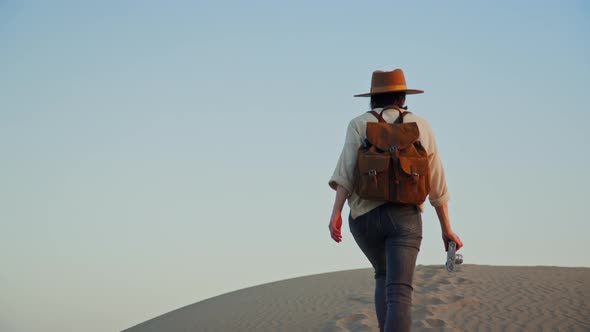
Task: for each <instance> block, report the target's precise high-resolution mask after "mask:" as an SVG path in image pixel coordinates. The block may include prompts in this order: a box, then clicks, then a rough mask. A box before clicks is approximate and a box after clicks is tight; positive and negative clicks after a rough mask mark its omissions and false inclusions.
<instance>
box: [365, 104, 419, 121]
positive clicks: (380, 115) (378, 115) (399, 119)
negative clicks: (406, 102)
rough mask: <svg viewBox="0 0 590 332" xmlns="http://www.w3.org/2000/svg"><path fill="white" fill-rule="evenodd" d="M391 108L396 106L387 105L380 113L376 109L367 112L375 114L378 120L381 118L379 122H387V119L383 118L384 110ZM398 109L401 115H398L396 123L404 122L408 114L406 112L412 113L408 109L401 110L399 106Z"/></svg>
mask: <svg viewBox="0 0 590 332" xmlns="http://www.w3.org/2000/svg"><path fill="white" fill-rule="evenodd" d="M391 108H394V107H388V106H386V107H384V108H383V109H382V110H381V112H380V113H377V112H375V111H369V112H367V113H371V114H373V116H374V117H376V118H377V120H379V122H385V123H387V121H385V119H384V118H383V112H385V110H388V109H391ZM396 110H397V111H398V112H399V116H398V117H397V119H396V120H395V122H394V123H403V122H404V116H406V113H410V112H408V111H405V112H402V111H400V110H399V109H397V108H396Z"/></svg>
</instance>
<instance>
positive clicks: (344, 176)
mask: <svg viewBox="0 0 590 332" xmlns="http://www.w3.org/2000/svg"><path fill="white" fill-rule="evenodd" d="M381 110H382V108H376V109H374V111H376V112H378V113H380V112H381ZM402 111H404V110H403V109H402ZM382 115H383V119H384V120H385V121H387V122H389V123H393V122H394V121H395V120H396V119H397V117H398V116H399V112H398V111H397V109H394V108H391V109H387V110H385V111H384V112H383V114H382ZM377 121H378V120H377V118H375V116H373V115H372V114H371V113H363V114H361V115H359V116H357V117H356V118H354V119H352V120H351V121H350V123H349V124H348V128H347V130H346V139H345V141H344V147H343V148H342V153H341V154H340V158H339V159H338V163H337V164H336V168H335V169H334V173H333V175H332V177H331V178H330V181H329V182H328V184H329V186H330V188H332V189H334V190H336V188H337V186H338V185H341V186H342V187H344V188H345V189H346V190H347V191H348V193H349V196H348V206H349V207H350V213H351V216H352V218H357V217H359V216H361V215H363V214H365V213H367V212H369V211H371V210H372V209H374V208H376V207H378V206H379V205H381V204H384V203H385V202H384V201H372V200H366V199H362V198H360V197H359V196H358V195H357V194H356V192H355V191H354V190H353V189H354V168H355V166H356V160H357V154H358V149H359V147H360V146H361V144H362V143H363V141H364V139H365V138H366V130H367V122H377ZM404 122H416V124H417V125H418V130H419V131H420V138H419V139H420V142H421V143H422V146H424V148H425V149H426V152H427V153H428V160H429V163H428V166H429V173H430V174H429V175H430V193H429V195H428V200H429V201H430V204H432V206H435V207H436V206H441V205H443V204H444V203H446V202H447V201H448V200H449V198H450V195H449V192H448V191H447V183H446V180H445V173H444V169H443V165H442V162H441V160H440V157H439V154H438V150H437V148H436V142H435V140H434V134H433V133H432V128H431V127H430V125H429V124H428V122H426V120H424V119H422V118H421V117H419V116H417V115H416V114H414V113H409V114H407V115H406V116H404ZM423 210H424V205H423V204H421V205H420V211H423Z"/></svg>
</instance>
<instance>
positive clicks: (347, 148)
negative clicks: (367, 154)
mask: <svg viewBox="0 0 590 332" xmlns="http://www.w3.org/2000/svg"><path fill="white" fill-rule="evenodd" d="M361 143H362V137H361V135H360V134H359V131H358V129H357V128H356V126H355V125H354V123H353V121H350V123H349V124H348V128H347V129H346V138H345V140H344V146H343V147H342V153H340V158H338V163H337V164H336V168H335V169H334V173H333V174H332V177H331V178H330V181H329V182H328V185H329V186H330V188H332V189H334V190H336V188H337V187H338V185H341V186H342V187H344V188H345V189H346V190H347V191H348V194H349V195H350V194H351V193H352V192H353V190H354V168H355V167H356V159H357V153H358V148H359V147H360V145H361Z"/></svg>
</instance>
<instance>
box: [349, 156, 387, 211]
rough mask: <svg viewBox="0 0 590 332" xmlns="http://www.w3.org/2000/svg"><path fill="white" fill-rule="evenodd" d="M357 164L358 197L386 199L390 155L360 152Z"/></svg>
mask: <svg viewBox="0 0 590 332" xmlns="http://www.w3.org/2000/svg"><path fill="white" fill-rule="evenodd" d="M357 165H358V173H359V174H358V181H357V194H358V195H359V197H361V198H363V199H371V200H378V201H386V200H388V199H389V178H390V167H391V157H390V156H389V155H378V154H363V153H360V154H359V156H358V163H357Z"/></svg>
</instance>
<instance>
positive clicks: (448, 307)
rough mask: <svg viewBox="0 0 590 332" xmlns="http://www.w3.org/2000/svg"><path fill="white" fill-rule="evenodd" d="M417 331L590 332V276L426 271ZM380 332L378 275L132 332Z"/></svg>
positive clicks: (265, 293) (348, 275) (239, 300)
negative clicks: (376, 294) (376, 308)
mask: <svg viewBox="0 0 590 332" xmlns="http://www.w3.org/2000/svg"><path fill="white" fill-rule="evenodd" d="M414 288H415V291H414V308H413V320H414V331H479V330H483V331H590V268H565V267H503V266H478V265H463V266H461V267H460V269H459V270H458V271H457V272H455V273H448V272H446V271H445V270H444V268H443V267H442V266H418V267H417V268H416V274H415V278H414ZM152 331H159V332H160V331H166V332H176V331H178V332H180V331H183V332H187V331H203V332H205V331H322V332H330V331H334V332H336V331H378V328H377V319H376V317H375V312H374V308H373V273H372V269H358V270H349V271H340V272H332V273H324V274H318V275H311V276H305V277H300V278H294V279H288V280H282V281H277V282H273V283H269V284H264V285H259V286H255V287H250V288H246V289H242V290H238V291H235V292H231V293H227V294H223V295H220V296H216V297H213V298H210V299H207V300H204V301H201V302H197V303H194V304H191V305H188V306H186V307H183V308H180V309H177V310H174V311H172V312H169V313H166V314H164V315H162V316H159V317H156V318H153V319H151V320H148V321H146V322H143V323H141V324H138V325H136V326H133V327H131V328H129V329H126V330H125V332H152Z"/></svg>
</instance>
